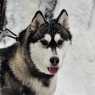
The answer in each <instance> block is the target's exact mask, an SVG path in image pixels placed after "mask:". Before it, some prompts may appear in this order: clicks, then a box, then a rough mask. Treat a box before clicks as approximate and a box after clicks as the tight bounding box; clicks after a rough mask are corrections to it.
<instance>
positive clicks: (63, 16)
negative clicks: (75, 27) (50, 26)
mask: <svg viewBox="0 0 95 95" xmlns="http://www.w3.org/2000/svg"><path fill="white" fill-rule="evenodd" d="M56 20H57V22H58V23H59V24H61V25H63V26H64V27H65V28H67V29H68V28H69V26H68V13H67V11H66V10H65V9H63V10H62V11H61V12H60V14H59V16H58V17H57V19H56Z"/></svg>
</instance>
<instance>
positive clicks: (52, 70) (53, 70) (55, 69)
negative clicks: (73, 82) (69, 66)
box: [48, 67, 58, 75]
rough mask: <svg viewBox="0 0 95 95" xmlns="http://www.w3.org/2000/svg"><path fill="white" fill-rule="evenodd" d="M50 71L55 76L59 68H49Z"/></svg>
mask: <svg viewBox="0 0 95 95" xmlns="http://www.w3.org/2000/svg"><path fill="white" fill-rule="evenodd" d="M48 71H49V72H50V73H51V74H53V75H54V74H55V73H57V71H58V67H48Z"/></svg>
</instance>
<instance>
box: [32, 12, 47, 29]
mask: <svg viewBox="0 0 95 95" xmlns="http://www.w3.org/2000/svg"><path fill="white" fill-rule="evenodd" d="M45 22H46V20H45V18H44V16H43V14H42V12H41V11H37V12H36V14H35V16H34V17H33V19H32V22H31V29H32V30H33V31H35V30H36V29H38V28H39V27H40V25H42V24H44V23H45Z"/></svg>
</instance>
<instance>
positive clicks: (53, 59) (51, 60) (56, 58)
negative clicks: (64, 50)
mask: <svg viewBox="0 0 95 95" xmlns="http://www.w3.org/2000/svg"><path fill="white" fill-rule="evenodd" d="M50 62H51V64H52V65H53V66H56V65H57V64H58V63H59V58H58V57H51V58H50Z"/></svg>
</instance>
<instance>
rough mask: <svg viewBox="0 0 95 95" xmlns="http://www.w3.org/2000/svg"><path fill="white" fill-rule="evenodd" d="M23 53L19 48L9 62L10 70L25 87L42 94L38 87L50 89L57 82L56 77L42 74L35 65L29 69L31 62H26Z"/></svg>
mask: <svg viewBox="0 0 95 95" xmlns="http://www.w3.org/2000/svg"><path fill="white" fill-rule="evenodd" d="M22 51H23V50H22V48H17V50H16V54H15V56H13V58H12V59H11V60H10V62H9V66H10V69H11V70H12V72H13V74H14V75H15V77H16V78H17V80H19V81H20V82H22V85H25V86H27V87H29V88H30V89H32V88H34V90H37V92H40V90H39V89H37V87H35V86H37V85H38V86H39V85H40V87H42V88H43V89H45V90H46V89H47V88H50V87H51V85H52V84H53V83H54V82H55V81H54V80H55V76H51V75H47V74H44V73H41V72H40V71H39V70H37V69H36V68H35V66H34V65H33V67H31V68H30V67H27V66H28V65H29V64H30V63H28V62H30V61H26V59H25V56H24V55H23V54H22ZM52 82H53V83H52ZM53 85H54V84H53ZM53 89H55V85H54V86H53ZM46 91H47V90H46ZM42 93H44V92H42ZM39 95H40V94H39Z"/></svg>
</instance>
